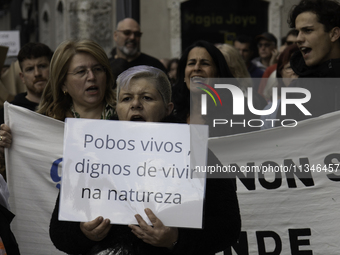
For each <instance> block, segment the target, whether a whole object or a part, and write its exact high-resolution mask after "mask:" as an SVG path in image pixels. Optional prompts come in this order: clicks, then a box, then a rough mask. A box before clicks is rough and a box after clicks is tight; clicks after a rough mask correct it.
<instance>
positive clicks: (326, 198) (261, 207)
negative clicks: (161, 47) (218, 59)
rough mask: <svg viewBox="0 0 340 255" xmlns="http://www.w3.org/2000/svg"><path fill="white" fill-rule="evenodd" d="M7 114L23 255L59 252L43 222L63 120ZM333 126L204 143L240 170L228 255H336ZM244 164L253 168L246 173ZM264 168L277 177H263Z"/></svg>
mask: <svg viewBox="0 0 340 255" xmlns="http://www.w3.org/2000/svg"><path fill="white" fill-rule="evenodd" d="M6 112H7V113H6ZM5 113H6V115H7V117H8V118H7V120H9V125H10V127H11V129H12V132H13V144H12V147H11V149H10V150H9V153H6V156H9V157H7V164H8V165H7V171H8V172H7V174H8V181H9V185H10V193H11V197H10V204H11V207H12V210H13V212H14V213H15V214H16V217H15V218H14V222H13V224H12V229H13V230H14V232H15V235H16V237H17V240H18V243H19V247H20V250H21V253H22V254H24V255H25V254H60V253H58V252H57V251H56V249H55V248H54V247H53V245H52V244H51V242H50V239H49V234H48V225H49V220H50V217H51V212H52V210H53V207H54V204H55V199H56V196H57V193H58V190H57V188H56V185H57V184H58V183H59V179H60V177H59V174H58V163H57V162H58V161H56V160H58V159H60V158H61V157H62V149H61V148H62V147H61V146H62V140H63V123H61V122H58V121H56V120H53V119H50V118H46V117H44V116H41V115H38V114H35V113H33V112H30V111H28V110H25V109H22V108H20V107H15V106H10V105H8V104H6V108H5ZM339 126H340V114H339V113H338V112H337V113H332V114H329V115H325V116H322V117H320V118H315V119H313V120H307V121H304V122H301V123H299V124H298V126H297V127H294V128H275V129H269V130H266V131H261V132H256V133H251V134H244V135H237V136H232V137H226V138H219V139H213V140H211V141H210V148H211V149H212V150H213V151H214V153H215V154H216V155H217V156H218V158H219V159H220V160H221V161H222V163H224V165H225V166H227V167H228V166H230V170H231V171H232V170H233V169H235V168H237V167H239V169H240V171H241V167H242V166H243V168H242V171H244V172H240V173H239V175H242V174H244V177H245V178H244V179H243V180H242V181H240V180H239V179H237V188H238V198H239V204H240V209H241V215H242V234H241V237H240V241H239V245H236V246H234V248H232V250H231V251H230V252H228V251H227V252H226V254H237V255H241V254H250V255H257V254H261V255H264V254H266V255H267V254H271V255H276V254H280V255H288V254H294V255H300V254H304V255H309V254H327V255H337V254H339V250H340V243H339V241H338V237H339V234H340V230H339V229H340V228H339V226H338V224H337V219H338V215H339V212H340V203H339V198H338V193H339V187H338V186H339V185H340V183H339V182H337V181H336V178H335V177H337V176H336V175H339V176H340V173H339V171H338V172H337V173H332V172H330V171H332V168H333V171H335V170H336V169H338V164H339V162H340V146H339V145H340V144H339V143H340V141H339V140H338V137H339V133H340V131H339V128H338V127H339ZM41 143H42V144H43V146H40V145H39V144H41ZM59 146H60V147H59ZM38 148H42V149H38ZM46 148H48V149H46ZM268 161H269V162H268ZM53 162H56V163H55V164H54V165H53ZM266 162H267V163H266ZM292 162H293V163H294V164H295V167H294V164H292ZM261 164H262V165H263V167H262V168H261V170H260V168H259V166H260V165H261ZM52 166H55V168H53V167H52ZM247 166H249V167H248V169H251V167H252V166H254V167H257V171H255V172H254V171H253V172H249V173H246V172H245V171H247ZM269 166H271V167H269ZM287 166H289V167H291V170H292V169H294V168H295V169H296V170H300V169H303V170H304V171H305V170H306V169H307V167H308V168H309V169H311V170H312V171H311V172H308V171H307V173H305V174H304V176H302V175H301V174H300V173H299V171H296V173H295V174H294V172H290V173H285V172H284V171H285V169H287V168H285V167H287ZM302 166H303V167H302ZM325 166H326V167H325ZM233 167H234V168H233ZM265 167H267V168H265ZM270 168H271V169H273V171H275V169H278V168H281V169H282V170H283V172H277V173H275V172H274V173H265V171H269V170H270ZM51 169H52V177H51ZM53 169H54V170H53ZM253 169H256V168H253ZM59 171H61V167H59ZM275 174H276V176H275ZM287 176H288V177H291V178H287ZM280 177H281V178H280ZM303 252H304V253H303Z"/></svg>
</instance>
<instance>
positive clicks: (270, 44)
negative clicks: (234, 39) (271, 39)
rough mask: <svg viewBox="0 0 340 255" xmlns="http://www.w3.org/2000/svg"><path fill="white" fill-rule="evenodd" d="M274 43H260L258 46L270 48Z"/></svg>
mask: <svg viewBox="0 0 340 255" xmlns="http://www.w3.org/2000/svg"><path fill="white" fill-rule="evenodd" d="M272 45H273V43H258V44H257V47H258V48H262V47H265V48H269V47H270V46H272Z"/></svg>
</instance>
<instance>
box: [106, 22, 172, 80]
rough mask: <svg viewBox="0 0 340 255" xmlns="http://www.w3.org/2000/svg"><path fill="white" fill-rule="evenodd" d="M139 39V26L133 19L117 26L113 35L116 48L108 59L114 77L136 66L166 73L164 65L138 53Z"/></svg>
mask: <svg viewBox="0 0 340 255" xmlns="http://www.w3.org/2000/svg"><path fill="white" fill-rule="evenodd" d="M141 37H142V33H141V31H140V26H139V24H138V23H137V21H135V20H134V19H132V18H125V19H123V20H121V21H120V22H119V23H118V24H117V29H116V31H115V32H114V34H113V40H114V41H115V43H116V48H114V49H113V50H112V51H111V55H112V57H111V58H110V59H109V60H110V64H111V68H112V71H113V73H114V74H115V76H118V75H119V74H120V73H121V72H123V71H124V70H126V69H128V68H130V67H133V66H138V65H148V66H153V67H156V68H159V69H161V70H163V71H164V72H165V73H166V69H165V67H164V65H163V64H162V63H161V62H160V61H159V60H158V59H156V58H154V57H151V56H149V55H147V54H145V53H142V52H141V51H140V40H141Z"/></svg>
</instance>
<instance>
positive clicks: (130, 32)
mask: <svg viewBox="0 0 340 255" xmlns="http://www.w3.org/2000/svg"><path fill="white" fill-rule="evenodd" d="M117 31H118V32H122V33H123V34H124V35H125V36H130V35H132V34H133V35H134V36H135V37H141V36H142V34H143V33H141V32H139V31H136V32H133V31H131V30H117Z"/></svg>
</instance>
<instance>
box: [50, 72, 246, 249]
mask: <svg viewBox="0 0 340 255" xmlns="http://www.w3.org/2000/svg"><path fill="white" fill-rule="evenodd" d="M172 110H173V103H172V102H171V85H170V82H169V80H168V78H167V76H166V74H165V73H163V72H162V71H161V70H159V69H157V68H153V67H149V66H136V67H132V68H130V69H128V70H126V71H125V72H123V73H122V74H121V75H119V77H118V79H117V107H116V111H117V115H118V119H119V120H125V121H146V122H172V121H173V120H174V118H173V116H172V114H171V112H172ZM208 162H209V164H211V165H216V164H219V165H220V163H219V161H218V159H217V158H216V157H215V156H214V155H213V153H211V152H209V156H208ZM205 197H206V202H205V213H204V219H203V220H204V228H203V229H188V228H174V227H167V226H164V225H163V223H162V221H161V220H160V219H158V218H157V216H156V215H155V214H154V213H153V212H152V211H151V210H150V209H146V210H145V213H146V215H147V216H148V218H149V220H150V221H151V223H152V226H150V225H148V224H147V223H146V222H145V220H144V219H143V218H142V217H141V216H140V215H136V216H135V217H136V220H137V221H138V224H139V226H135V225H129V226H125V225H110V221H109V220H108V219H103V217H97V218H96V219H94V220H93V221H90V222H85V223H79V222H65V221H59V220H58V210H59V199H58V200H57V202H56V207H55V210H54V212H53V215H52V219H51V225H50V236H51V240H52V241H53V243H54V245H55V246H56V247H57V248H58V249H60V250H62V251H64V252H66V253H69V254H70V253H71V254H101V255H105V254H131V255H133V254H148V255H149V254H158V255H159V254H186V255H190V254H215V253H216V252H219V251H222V250H225V249H227V248H228V247H230V246H231V245H232V244H234V243H235V242H236V241H237V239H238V236H239V233H240V223H241V221H240V214H239V207H238V201H237V197H236V192H235V187H234V185H233V183H232V181H231V180H230V179H207V181H206V196H205ZM174 217H175V216H174Z"/></svg>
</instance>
